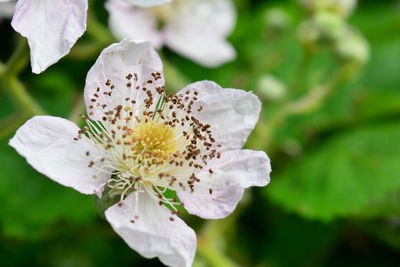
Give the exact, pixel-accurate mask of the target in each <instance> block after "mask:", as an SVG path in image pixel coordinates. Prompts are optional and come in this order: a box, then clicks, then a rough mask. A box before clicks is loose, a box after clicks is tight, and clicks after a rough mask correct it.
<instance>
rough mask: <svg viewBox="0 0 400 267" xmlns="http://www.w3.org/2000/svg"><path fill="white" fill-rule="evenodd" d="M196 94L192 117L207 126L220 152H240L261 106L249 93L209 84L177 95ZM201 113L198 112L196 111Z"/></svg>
mask: <svg viewBox="0 0 400 267" xmlns="http://www.w3.org/2000/svg"><path fill="white" fill-rule="evenodd" d="M186 90H189V91H197V92H199V95H198V100H197V101H196V102H195V104H194V105H193V113H195V117H196V118H197V119H199V120H200V122H202V123H208V124H210V125H211V131H212V132H213V136H214V138H215V139H216V141H217V143H219V144H221V145H222V148H221V149H222V150H231V149H239V148H242V147H243V145H244V143H245V142H246V140H247V137H248V136H249V134H250V132H251V131H252V130H253V129H254V126H255V125H256V123H257V121H258V117H259V114H260V111H261V102H260V100H259V99H258V97H257V96H256V95H254V94H252V93H250V92H246V91H243V90H238V89H223V88H221V86H219V85H218V84H216V83H214V82H210V81H201V82H196V83H193V84H190V85H189V86H187V87H186V88H184V89H183V90H181V91H180V92H179V93H182V92H185V91H186ZM199 107H202V110H201V111H200V112H198V108H199Z"/></svg>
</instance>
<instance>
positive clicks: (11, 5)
mask: <svg viewBox="0 0 400 267" xmlns="http://www.w3.org/2000/svg"><path fill="white" fill-rule="evenodd" d="M15 4H16V3H15V2H9V1H0V20H1V19H3V18H4V19H5V18H10V17H11V16H12V15H13V14H14V10H15Z"/></svg>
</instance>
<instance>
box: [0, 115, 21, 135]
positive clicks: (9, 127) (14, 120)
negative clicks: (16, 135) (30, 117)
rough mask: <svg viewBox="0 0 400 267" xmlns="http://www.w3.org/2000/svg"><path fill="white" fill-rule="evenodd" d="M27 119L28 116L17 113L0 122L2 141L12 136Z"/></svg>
mask: <svg viewBox="0 0 400 267" xmlns="http://www.w3.org/2000/svg"><path fill="white" fill-rule="evenodd" d="M25 119H26V114H24V113H22V112H20V113H15V114H12V115H10V116H8V117H7V118H5V119H4V120H3V121H1V122H0V139H3V138H5V137H8V136H9V135H11V134H12V133H13V132H14V131H15V129H17V128H18V127H19V126H20V125H21V124H22V123H23V122H24V121H25Z"/></svg>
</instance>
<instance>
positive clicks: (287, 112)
mask: <svg viewBox="0 0 400 267" xmlns="http://www.w3.org/2000/svg"><path fill="white" fill-rule="evenodd" d="M347 77H348V69H347V67H342V68H341V69H339V71H338V72H337V73H336V74H335V75H334V76H333V77H332V79H331V80H330V81H328V82H327V83H326V84H325V85H322V86H316V87H314V88H312V89H311V90H310V91H309V93H308V94H306V95H304V96H303V97H301V98H300V99H298V100H294V101H291V102H285V103H284V104H283V106H282V107H281V108H280V109H279V111H278V112H277V113H275V114H274V116H273V117H272V118H271V119H270V120H269V121H268V127H267V128H266V129H265V130H264V131H263V133H262V136H263V138H257V139H259V141H260V144H259V145H258V147H262V148H269V149H271V147H270V145H271V141H272V138H273V136H274V131H275V130H276V128H277V127H279V125H280V124H281V123H282V122H283V121H284V120H286V119H287V118H288V117H289V116H291V115H300V114H305V113H308V112H310V111H312V110H315V109H316V108H319V107H320V106H321V105H322V104H323V103H324V101H325V100H326V99H327V98H328V96H329V95H330V94H331V93H332V91H333V89H334V88H336V87H337V86H338V85H339V84H340V83H342V82H343V81H344V80H346V79H347Z"/></svg>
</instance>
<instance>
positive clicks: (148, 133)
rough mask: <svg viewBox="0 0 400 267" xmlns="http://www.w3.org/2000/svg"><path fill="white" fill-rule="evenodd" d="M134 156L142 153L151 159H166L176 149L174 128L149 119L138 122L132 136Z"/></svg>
mask: <svg viewBox="0 0 400 267" xmlns="http://www.w3.org/2000/svg"><path fill="white" fill-rule="evenodd" d="M132 140H133V143H134V147H133V151H134V154H135V156H136V155H140V154H142V153H144V155H145V156H147V157H149V158H153V159H164V160H166V159H168V158H170V156H171V155H172V154H173V153H174V152H175V151H176V150H177V145H178V144H177V142H176V135H175V132H174V130H173V129H172V128H171V127H170V126H167V125H165V124H164V123H161V122H156V121H154V120H150V121H147V122H141V123H138V124H137V125H136V126H135V128H134V129H133V137H132Z"/></svg>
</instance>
